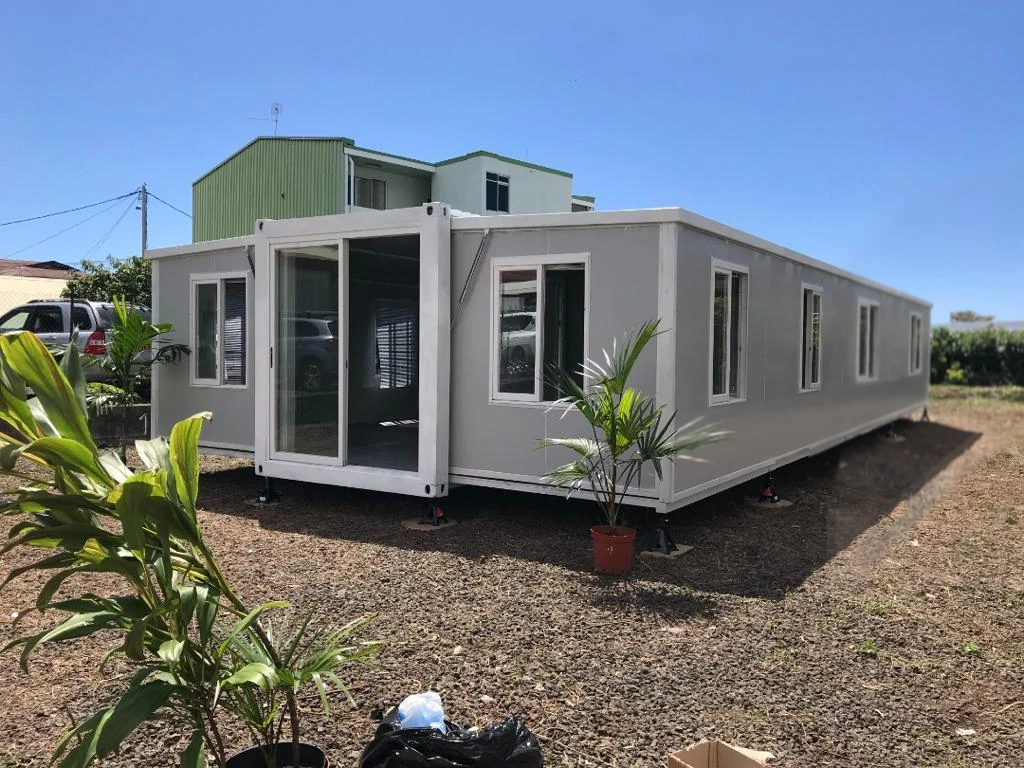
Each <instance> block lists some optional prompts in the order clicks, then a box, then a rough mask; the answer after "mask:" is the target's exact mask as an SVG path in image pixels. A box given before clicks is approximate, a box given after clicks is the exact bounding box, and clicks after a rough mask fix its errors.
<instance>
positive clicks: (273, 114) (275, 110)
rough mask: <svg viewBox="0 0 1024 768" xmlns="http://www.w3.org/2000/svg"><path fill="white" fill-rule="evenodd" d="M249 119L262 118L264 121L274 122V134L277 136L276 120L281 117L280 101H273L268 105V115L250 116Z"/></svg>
mask: <svg viewBox="0 0 1024 768" xmlns="http://www.w3.org/2000/svg"><path fill="white" fill-rule="evenodd" d="M249 119H250V120H262V121H263V122H265V123H273V124H274V135H275V136H277V122H278V120H280V119H281V102H279V101H275V102H274V103H273V104H271V105H270V117H250V118H249Z"/></svg>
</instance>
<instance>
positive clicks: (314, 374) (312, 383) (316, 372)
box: [299, 357, 324, 392]
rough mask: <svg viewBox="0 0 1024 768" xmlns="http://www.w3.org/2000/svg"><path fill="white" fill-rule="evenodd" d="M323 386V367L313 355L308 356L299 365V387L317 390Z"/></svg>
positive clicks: (305, 390)
mask: <svg viewBox="0 0 1024 768" xmlns="http://www.w3.org/2000/svg"><path fill="white" fill-rule="evenodd" d="M323 386H324V367H323V365H321V363H320V361H319V360H318V359H317V358H315V357H308V358H306V359H305V360H303V361H302V365H301V366H299V389H301V390H302V391H303V392H319V391H320V390H321V389H323Z"/></svg>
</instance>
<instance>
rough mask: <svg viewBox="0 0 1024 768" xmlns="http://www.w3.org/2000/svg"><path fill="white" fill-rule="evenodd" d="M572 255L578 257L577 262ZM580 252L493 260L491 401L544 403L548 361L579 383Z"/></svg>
mask: <svg viewBox="0 0 1024 768" xmlns="http://www.w3.org/2000/svg"><path fill="white" fill-rule="evenodd" d="M576 259H579V261H577V260H576ZM586 259H587V256H586V255H580V256H576V257H575V258H574V257H568V256H557V257H545V258H544V259H542V260H539V261H540V263H537V261H534V263H532V264H531V263H529V262H530V261H531V260H530V259H519V258H514V259H504V260H502V259H499V260H496V262H495V271H494V282H493V287H494V308H495V325H494V331H493V334H492V342H493V343H492V348H491V371H492V376H491V381H492V387H491V392H492V397H493V398H494V399H495V400H511V401H525V402H550V401H552V400H557V399H558V398H559V397H561V396H562V393H560V392H559V391H558V388H557V387H556V386H555V385H554V384H552V383H551V382H550V381H548V378H549V376H547V375H546V374H547V373H548V372H549V370H550V368H551V367H552V366H557V367H559V368H561V369H563V370H566V371H569V372H570V373H571V374H572V375H573V376H574V377H575V378H576V381H577V383H578V384H580V385H581V386H582V385H583V371H582V366H583V360H584V356H585V354H586V351H585V350H586V327H585V316H586V279H587V278H586Z"/></svg>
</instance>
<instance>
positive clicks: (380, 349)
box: [373, 299, 419, 389]
mask: <svg viewBox="0 0 1024 768" xmlns="http://www.w3.org/2000/svg"><path fill="white" fill-rule="evenodd" d="M373 312H374V318H375V319H374V325H375V327H376V335H377V386H378V387H379V388H380V389H399V388H401V387H412V386H415V384H416V371H417V369H418V368H419V365H418V360H417V354H418V353H417V341H418V338H417V337H418V336H419V331H418V328H417V326H418V322H417V321H418V320H419V318H418V314H419V311H418V307H417V306H416V303H415V302H403V301H391V300H383V299H382V300H379V301H376V302H374V309H373Z"/></svg>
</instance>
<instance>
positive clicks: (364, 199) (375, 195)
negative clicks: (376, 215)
mask: <svg viewBox="0 0 1024 768" xmlns="http://www.w3.org/2000/svg"><path fill="white" fill-rule="evenodd" d="M387 191H388V188H387V183H386V182H384V181H382V180H380V179H364V178H363V177H362V176H356V205H358V206H359V207H360V208H374V209H376V210H378V211H383V210H384V209H385V208H387V207H388V205H387V202H388V200H387V197H388V196H387Z"/></svg>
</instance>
